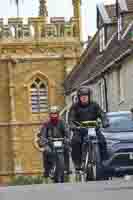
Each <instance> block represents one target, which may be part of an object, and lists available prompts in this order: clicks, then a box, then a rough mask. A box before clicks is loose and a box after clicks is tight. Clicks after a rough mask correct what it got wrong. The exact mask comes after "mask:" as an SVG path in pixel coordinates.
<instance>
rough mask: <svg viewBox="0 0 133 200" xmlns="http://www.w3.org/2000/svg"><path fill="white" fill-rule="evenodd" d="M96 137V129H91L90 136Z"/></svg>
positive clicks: (89, 130)
mask: <svg viewBox="0 0 133 200" xmlns="http://www.w3.org/2000/svg"><path fill="white" fill-rule="evenodd" d="M95 135H96V131H95V128H89V129H88V136H95Z"/></svg>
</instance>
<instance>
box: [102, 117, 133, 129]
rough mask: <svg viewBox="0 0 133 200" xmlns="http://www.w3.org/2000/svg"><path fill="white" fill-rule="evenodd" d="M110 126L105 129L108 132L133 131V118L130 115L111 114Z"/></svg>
mask: <svg viewBox="0 0 133 200" xmlns="http://www.w3.org/2000/svg"><path fill="white" fill-rule="evenodd" d="M108 119H109V126H108V127H107V128H105V129H104V131H106V132H125V131H133V119H132V117H131V116H130V115H128V116H112V117H111V116H110V117H108Z"/></svg>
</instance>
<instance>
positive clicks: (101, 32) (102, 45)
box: [99, 27, 106, 52]
mask: <svg viewBox="0 0 133 200" xmlns="http://www.w3.org/2000/svg"><path fill="white" fill-rule="evenodd" d="M105 43H106V35H105V27H102V28H101V29H100V30H99V51H100V52H102V51H103V50H104V49H105Z"/></svg>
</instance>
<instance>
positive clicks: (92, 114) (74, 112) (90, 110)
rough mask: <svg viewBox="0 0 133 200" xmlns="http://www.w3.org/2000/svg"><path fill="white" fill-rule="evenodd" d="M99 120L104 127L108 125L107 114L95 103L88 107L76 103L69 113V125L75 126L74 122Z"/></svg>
mask: <svg viewBox="0 0 133 200" xmlns="http://www.w3.org/2000/svg"><path fill="white" fill-rule="evenodd" d="M98 118H100V119H101V121H102V123H103V126H104V127H105V126H106V125H107V124H108V120H107V117H106V114H105V112H103V110H102V109H101V108H100V106H99V105H98V104H97V103H95V102H90V103H89V104H88V105H86V106H82V105H81V104H80V103H75V104H73V105H72V106H71V108H70V112H69V124H70V126H73V125H74V124H73V121H78V122H81V121H95V120H97V119H98Z"/></svg>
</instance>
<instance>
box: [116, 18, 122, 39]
mask: <svg viewBox="0 0 133 200" xmlns="http://www.w3.org/2000/svg"><path fill="white" fill-rule="evenodd" d="M117 23H118V40H120V39H121V33H122V15H120V16H119V17H118V22H117Z"/></svg>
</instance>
